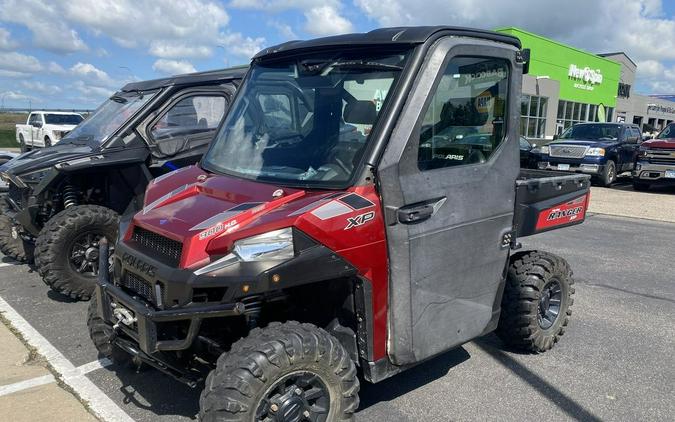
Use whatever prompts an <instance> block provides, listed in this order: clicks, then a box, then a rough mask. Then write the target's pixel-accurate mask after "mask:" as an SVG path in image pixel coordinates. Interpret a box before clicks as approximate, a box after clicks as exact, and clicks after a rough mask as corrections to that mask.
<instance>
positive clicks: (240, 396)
mask: <svg viewBox="0 0 675 422" xmlns="http://www.w3.org/2000/svg"><path fill="white" fill-rule="evenodd" d="M358 391H359V381H358V378H357V377H356V367H355V366H354V362H352V360H351V359H350V357H349V354H348V353H347V351H346V350H345V349H344V347H343V346H342V345H341V344H340V342H339V341H338V340H337V339H335V338H334V337H333V336H331V335H330V334H328V333H327V332H326V331H324V330H322V329H320V328H318V327H316V326H314V325H311V324H300V323H297V322H287V323H284V324H280V323H273V324H270V326H268V327H267V328H263V329H259V328H256V329H254V330H252V331H251V333H250V334H249V336H248V337H246V338H244V339H241V340H239V341H238V342H236V343H235V344H234V345H233V346H232V349H231V350H230V351H229V352H227V353H225V354H223V355H222V356H221V357H220V358H219V359H218V363H217V366H216V369H214V370H213V371H211V373H210V374H209V376H208V378H207V379H206V386H205V388H204V391H203V392H202V395H201V397H200V400H199V404H200V411H199V417H200V419H201V420H202V421H298V422H299V421H312V422H324V421H328V422H333V421H345V420H351V419H352V417H353V414H354V411H356V408H357V407H358V405H359V397H358Z"/></svg>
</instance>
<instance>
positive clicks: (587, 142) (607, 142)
mask: <svg viewBox="0 0 675 422" xmlns="http://www.w3.org/2000/svg"><path fill="white" fill-rule="evenodd" d="M616 142H617V141H612V140H602V141H599V140H592V139H557V140H555V141H553V142H551V143H549V144H548V145H580V146H588V147H598V148H604V147H606V146H609V145H613V144H615V143H616Z"/></svg>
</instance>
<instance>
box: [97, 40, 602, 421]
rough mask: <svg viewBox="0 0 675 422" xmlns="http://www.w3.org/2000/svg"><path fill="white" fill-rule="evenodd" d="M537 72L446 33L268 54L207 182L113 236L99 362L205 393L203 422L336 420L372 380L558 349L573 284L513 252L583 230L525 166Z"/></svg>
mask: <svg viewBox="0 0 675 422" xmlns="http://www.w3.org/2000/svg"><path fill="white" fill-rule="evenodd" d="M528 54H529V52H526V51H521V49H520V43H519V41H518V40H517V39H515V38H512V37H509V36H506V35H502V34H497V33H493V32H487V31H481V30H472V29H461V28H453V27H418V28H390V29H380V30H376V31H372V32H369V33H366V34H352V35H343V36H336V37H330V38H323V39H318V40H312V41H295V42H289V43H286V44H282V45H279V46H276V47H272V48H269V49H266V50H264V51H262V52H261V53H259V54H258V55H257V56H255V57H254V58H253V60H252V65H251V68H250V70H249V72H248V74H247V76H246V77H245V79H244V81H243V83H242V85H241V88H240V89H239V91H238V92H237V94H236V98H235V99H234V102H233V105H232V106H231V108H230V110H229V111H228V113H227V116H226V118H225V120H224V121H223V123H222V124H221V127H220V129H219V131H218V134H217V135H216V137H215V139H214V141H213V143H212V144H211V147H210V149H209V151H208V152H207V154H206V155H205V156H204V158H203V159H202V161H201V162H200V164H199V165H197V166H192V167H187V168H185V169H182V170H177V171H175V172H174V173H172V174H171V175H170V176H168V177H162V178H160V179H155V181H154V182H153V183H151V184H150V186H149V187H148V190H147V194H146V196H145V205H144V208H143V210H142V211H141V212H139V213H138V214H136V215H135V216H133V218H129V219H128V220H127V221H126V222H123V224H122V227H121V230H120V233H121V238H120V239H119V240H118V243H117V245H116V247H115V251H114V254H113V256H112V258H113V264H112V275H108V274H107V273H106V272H101V274H102V275H101V276H100V278H99V283H98V287H97V292H96V294H95V296H94V298H93V299H94V300H93V301H92V304H91V308H90V311H89V316H88V324H89V329H90V333H91V338H92V340H93V341H94V343H95V344H96V346H97V348H98V350H99V351H100V352H101V353H102V354H103V355H106V356H108V357H111V358H112V359H114V360H115V361H116V362H124V361H130V362H135V363H136V364H140V363H143V362H145V363H147V364H149V365H151V366H153V367H155V368H157V369H159V370H161V371H163V372H165V373H167V374H170V375H172V376H173V377H175V378H177V379H179V380H181V381H184V382H186V383H188V384H190V385H193V386H195V385H197V384H198V383H199V381H200V380H202V379H204V377H205V375H206V374H208V376H206V377H205V379H206V382H205V387H204V391H203V393H202V395H201V400H200V417H201V419H202V420H208V421H212V420H236V421H240V420H241V421H304V420H308V421H337V420H346V419H350V418H351V416H352V414H353V413H354V411H355V410H356V409H357V407H358V403H359V400H358V391H359V381H358V378H357V369H358V370H359V371H360V372H361V373H362V376H363V378H364V379H365V380H367V381H370V382H378V381H381V380H383V379H385V378H387V377H390V376H392V375H394V374H396V373H398V372H401V371H402V370H404V369H407V368H409V367H411V366H412V365H414V364H416V363H419V362H421V361H423V360H426V359H429V358H431V357H433V356H435V355H438V354H440V353H443V352H445V351H448V350H450V349H452V348H454V347H457V346H459V345H461V344H463V343H466V342H468V341H470V340H471V339H474V338H476V337H479V336H482V335H484V334H486V333H489V332H491V331H494V330H496V331H497V333H498V334H499V336H500V337H501V338H502V339H503V340H504V342H505V343H507V344H509V345H512V346H515V347H518V348H521V349H524V350H527V351H531V352H543V351H546V350H548V349H550V348H551V347H552V346H553V345H554V344H555V343H556V341H558V339H559V337H560V335H562V333H563V331H564V329H565V326H566V325H567V322H568V318H569V315H570V306H571V305H572V294H573V293H574V289H573V287H572V277H571V276H572V271H571V270H570V268H569V266H568V264H567V263H566V262H565V261H564V260H563V259H562V258H559V257H557V256H555V255H552V254H550V253H547V252H538V251H528V252H512V250H514V249H517V248H518V247H519V244H518V242H517V238H518V237H519V236H527V235H531V234H534V233H537V232H541V231H545V230H550V229H553V228H558V227H563V226H568V225H572V224H578V223H581V222H582V221H583V220H584V218H585V212H586V207H587V204H588V187H589V179H588V176H585V175H564V174H557V173H552V172H541V173H538V172H537V171H536V170H534V171H525V172H521V170H520V168H519V142H518V141H519V137H518V126H519V115H518V110H519V104H520V93H521V90H520V88H521V78H522V73H523V66H524V64H525V63H526V61H527V58H528ZM101 249H102V251H101V259H102V263H103V264H104V267H105V263H106V262H107V259H108V258H107V255H108V254H107V252H106V246H103V247H102V248H101ZM209 371H210V372H209Z"/></svg>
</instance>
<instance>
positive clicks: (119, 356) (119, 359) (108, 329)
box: [87, 297, 131, 365]
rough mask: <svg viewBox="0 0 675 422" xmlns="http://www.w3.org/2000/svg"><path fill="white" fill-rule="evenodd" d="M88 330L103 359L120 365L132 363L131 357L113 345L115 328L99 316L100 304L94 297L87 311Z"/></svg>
mask: <svg viewBox="0 0 675 422" xmlns="http://www.w3.org/2000/svg"><path fill="white" fill-rule="evenodd" d="M87 328H89V337H91V341H92V342H94V346H95V347H96V350H98V353H99V354H100V355H101V356H102V357H106V358H108V359H110V360H111V361H113V362H114V363H116V364H118V365H126V364H129V363H131V355H130V354H128V353H127V352H125V351H124V350H122V349H120V348H119V347H117V346H115V345H114V344H112V340H113V327H112V325H110V324H108V323H107V322H105V321H104V320H103V318H101V317H100V316H99V314H98V302H97V301H96V297H92V299H91V301H90V302H89V309H88V311H87Z"/></svg>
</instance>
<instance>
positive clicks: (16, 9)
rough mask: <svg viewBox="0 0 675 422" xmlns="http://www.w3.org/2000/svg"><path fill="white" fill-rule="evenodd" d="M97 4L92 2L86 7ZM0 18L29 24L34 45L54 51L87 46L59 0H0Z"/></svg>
mask: <svg viewBox="0 0 675 422" xmlns="http://www.w3.org/2000/svg"><path fill="white" fill-rule="evenodd" d="M95 8H96V7H92V5H89V6H88V7H87V8H86V9H87V10H92V9H95ZM0 20H3V21H6V22H12V23H17V24H21V25H24V26H26V27H27V28H28V29H29V30H30V31H31V33H32V34H33V43H34V44H35V46H37V47H40V48H44V49H47V50H51V51H55V52H74V51H83V50H86V49H87V46H86V45H85V43H84V41H82V39H81V38H80V36H79V34H78V33H77V31H75V30H74V29H72V28H69V27H68V25H67V24H66V22H65V21H64V19H63V11H62V9H61V7H60V5H59V4H58V3H56V2H47V1H44V0H0Z"/></svg>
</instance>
